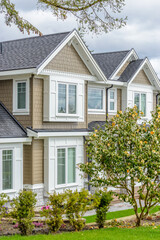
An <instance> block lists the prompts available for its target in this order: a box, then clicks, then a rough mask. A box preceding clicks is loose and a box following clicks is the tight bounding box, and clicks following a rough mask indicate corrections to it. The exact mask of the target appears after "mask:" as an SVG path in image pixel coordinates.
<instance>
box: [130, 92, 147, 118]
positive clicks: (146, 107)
mask: <svg viewBox="0 0 160 240" xmlns="http://www.w3.org/2000/svg"><path fill="white" fill-rule="evenodd" d="M136 93H137V94H139V95H140V99H139V100H140V101H139V111H142V110H141V94H145V95H146V115H145V116H142V117H141V118H142V119H146V118H147V114H148V111H147V93H146V92H138V91H135V92H133V106H135V105H136V104H135V103H134V95H135V94H136Z"/></svg>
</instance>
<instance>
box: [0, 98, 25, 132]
mask: <svg viewBox="0 0 160 240" xmlns="http://www.w3.org/2000/svg"><path fill="white" fill-rule="evenodd" d="M0 105H1V106H2V107H3V109H4V110H5V111H6V112H7V113H8V114H9V116H10V117H11V118H12V119H13V120H14V121H15V122H16V123H17V124H18V126H19V127H20V128H21V129H22V130H23V131H24V132H25V133H26V134H27V132H26V130H25V128H24V127H23V126H22V125H21V124H20V123H19V122H18V121H17V119H16V118H15V117H14V116H13V115H12V113H10V111H9V110H8V109H7V108H6V106H5V105H4V104H3V103H2V102H1V101H0Z"/></svg>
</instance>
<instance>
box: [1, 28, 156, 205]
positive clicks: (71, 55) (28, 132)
mask: <svg viewBox="0 0 160 240" xmlns="http://www.w3.org/2000/svg"><path fill="white" fill-rule="evenodd" d="M0 45H1V47H0V49H1V52H0V102H1V103H0V126H1V129H0V176H1V185H0V192H6V193H8V194H9V195H10V196H11V197H14V196H15V194H17V192H18V191H19V190H20V189H22V188H26V189H32V190H33V191H34V192H36V193H37V200H38V205H42V204H44V202H45V200H46V199H47V197H48V193H52V192H53V191H54V190H56V191H58V192H62V191H63V190H64V189H67V188H69V189H72V190H74V189H78V190H80V189H81V188H82V187H84V184H85V180H84V179H83V178H81V176H80V172H79V169H78V167H77V164H78V163H83V162H84V161H86V160H87V157H86V152H85V145H84V142H85V137H86V136H88V135H89V132H90V131H93V129H94V128H95V127H96V126H97V125H103V124H104V123H105V120H106V117H107V114H108V117H111V116H113V115H115V114H116V112H117V111H118V110H122V111H123V110H125V109H126V107H132V106H134V105H135V104H136V105H137V107H138V108H139V109H140V110H141V111H143V113H144V117H143V119H145V120H149V119H150V118H151V112H152V111H153V110H154V109H155V106H156V101H157V100H156V99H157V98H158V95H157V94H158V93H159V90H160V83H159V79H158V77H157V75H156V73H155V71H154V69H153V67H152V65H151V64H150V62H149V60H148V59H147V58H145V59H139V57H138V55H137V53H136V52H135V50H134V49H131V50H129V51H119V52H111V53H100V54H91V53H90V52H89V50H88V49H87V47H86V45H85V44H84V42H83V41H82V39H81V38H80V36H79V34H78V32H77V31H76V30H73V31H72V32H66V33H58V34H51V35H44V36H42V37H30V38H26V39H19V40H13V41H7V42H2V43H0ZM1 112H2V113H3V114H1ZM5 161H6V164H5V163H4V162H5Z"/></svg>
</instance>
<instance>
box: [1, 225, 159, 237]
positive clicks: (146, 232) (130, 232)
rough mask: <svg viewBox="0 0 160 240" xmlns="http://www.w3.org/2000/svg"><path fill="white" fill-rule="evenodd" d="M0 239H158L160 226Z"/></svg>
mask: <svg viewBox="0 0 160 240" xmlns="http://www.w3.org/2000/svg"><path fill="white" fill-rule="evenodd" d="M0 239H1V240H74V239H76V240H88V239H92V240H97V239H98V240H105V239H106V240H115V239H118V240H124V239H125V240H137V239H138V240H151V239H154V240H159V239H160V227H158V228H156V229H154V227H139V228H132V229H126V228H125V229H119V228H108V229H100V230H90V231H82V232H71V233H62V234H56V235H35V236H29V237H21V236H19V235H16V236H12V237H1V238H0Z"/></svg>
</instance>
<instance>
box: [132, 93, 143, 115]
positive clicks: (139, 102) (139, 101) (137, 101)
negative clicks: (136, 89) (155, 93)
mask: <svg viewBox="0 0 160 240" xmlns="http://www.w3.org/2000/svg"><path fill="white" fill-rule="evenodd" d="M134 105H136V106H137V108H138V110H140V111H142V112H143V115H144V116H146V93H134Z"/></svg>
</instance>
